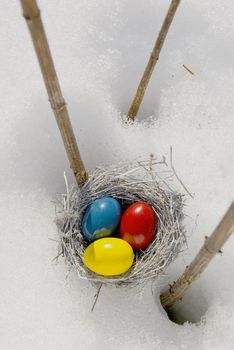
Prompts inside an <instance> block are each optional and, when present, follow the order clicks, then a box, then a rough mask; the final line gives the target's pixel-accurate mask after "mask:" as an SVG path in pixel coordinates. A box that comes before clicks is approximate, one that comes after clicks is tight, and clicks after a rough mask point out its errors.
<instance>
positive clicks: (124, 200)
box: [56, 159, 185, 286]
mask: <svg viewBox="0 0 234 350" xmlns="http://www.w3.org/2000/svg"><path fill="white" fill-rule="evenodd" d="M162 163H163V166H164V167H165V166H166V165H165V164H166V163H165V162H156V161H152V159H151V160H150V161H146V162H137V163H133V164H130V165H129V164H120V165H116V166H111V167H109V168H104V167H98V168H96V169H95V170H94V172H93V173H92V174H91V175H90V177H89V180H88V181H87V182H86V183H85V185H84V186H83V187H82V188H77V187H72V188H71V189H69V188H68V186H67V193H66V194H65V195H63V200H62V203H60V206H59V207H58V215H57V220H56V223H57V227H58V231H59V237H60V247H61V249H62V253H63V255H64V256H65V258H66V260H67V262H68V263H69V264H70V265H72V266H73V267H74V268H75V270H76V271H77V273H78V275H79V277H80V278H83V279H87V280H90V281H93V282H97V283H100V282H101V283H102V284H114V285H116V286H123V285H138V284H141V283H145V282H146V281H148V280H152V279H155V278H156V277H157V276H158V275H160V274H162V273H164V271H165V269H166V268H167V266H168V265H169V264H170V263H171V262H172V261H173V260H174V259H175V258H176V256H177V255H178V253H179V252H180V250H181V248H182V245H183V244H184V243H185V233H184V227H183V225H182V220H183V204H184V196H183V195H182V194H180V193H178V192H177V191H173V190H172V189H171V188H170V187H169V186H168V185H167V183H166V182H165V180H164V179H163V177H162V174H163V175H165V174H166V175H167V177H168V173H170V172H171V171H170V170H168V168H167V170H165V169H164V170H163V171H162V172H160V171H158V170H157V171H156V167H157V166H161V165H162ZM171 175H173V173H171ZM164 177H165V176H164ZM104 196H110V197H113V198H115V199H117V200H118V201H119V202H120V204H121V206H122V207H123V208H124V209H125V208H127V207H128V206H129V205H131V204H132V203H134V202H136V201H139V200H141V201H145V202H147V203H149V204H150V205H151V206H152V207H153V208H154V209H155V211H156V213H157V216H158V230H157V234H156V236H155V239H154V241H153V242H152V243H151V244H150V245H149V246H148V247H147V248H146V249H145V250H143V251H137V252H136V254H135V262H134V264H133V266H132V268H131V269H130V270H129V271H128V272H127V273H125V274H123V275H120V276H114V277H106V276H100V275H97V274H95V273H93V272H91V271H90V270H88V269H87V268H86V266H85V265H84V263H83V254H84V250H85V248H86V247H87V245H88V244H89V243H88V242H87V241H86V240H85V239H84V237H83V235H82V233H81V223H82V218H83V215H84V213H85V211H86V209H87V207H88V206H89V205H90V204H91V203H92V202H93V201H94V200H95V199H98V198H101V197H104Z"/></svg>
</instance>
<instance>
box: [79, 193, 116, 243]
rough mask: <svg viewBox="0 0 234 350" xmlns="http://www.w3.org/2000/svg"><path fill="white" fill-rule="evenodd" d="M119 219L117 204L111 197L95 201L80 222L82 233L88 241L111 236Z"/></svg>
mask: <svg viewBox="0 0 234 350" xmlns="http://www.w3.org/2000/svg"><path fill="white" fill-rule="evenodd" d="M120 218H121V208H120V204H119V202H118V201H117V200H116V199H114V198H111V197H102V198H100V199H96V200H95V201H94V202H93V203H92V204H91V205H90V206H89V208H88V209H87V211H86V213H85V215H84V218H83V221H82V233H83V235H84V236H85V237H86V238H87V239H88V240H89V241H94V240H95V239H98V238H102V237H107V236H111V235H112V234H113V233H114V231H115V230H116V229H117V227H118V225H119V222H120Z"/></svg>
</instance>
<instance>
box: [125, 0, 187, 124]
mask: <svg viewBox="0 0 234 350" xmlns="http://www.w3.org/2000/svg"><path fill="white" fill-rule="evenodd" d="M180 1H181V0H172V1H171V4H170V7H169V9H168V12H167V14H166V17H165V19H164V22H163V25H162V27H161V30H160V32H159V34H158V37H157V40H156V42H155V45H154V48H153V51H152V53H151V55H150V58H149V61H148V64H147V66H146V68H145V71H144V74H143V76H142V78H141V81H140V84H139V86H138V89H137V92H136V95H135V97H134V100H133V102H132V105H131V107H130V109H129V111H128V119H131V120H133V121H134V120H135V117H136V115H137V112H138V110H139V108H140V104H141V102H142V100H143V97H144V94H145V91H146V88H147V86H148V83H149V81H150V78H151V75H152V73H153V70H154V67H155V65H156V63H157V61H158V59H159V54H160V51H161V49H162V46H163V44H164V41H165V39H166V36H167V33H168V30H169V28H170V25H171V23H172V21H173V18H174V15H175V13H176V10H177V8H178V6H179V4H180Z"/></svg>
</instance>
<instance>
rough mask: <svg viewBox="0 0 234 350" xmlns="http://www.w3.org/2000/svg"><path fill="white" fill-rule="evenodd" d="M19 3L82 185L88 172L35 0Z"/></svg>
mask: <svg viewBox="0 0 234 350" xmlns="http://www.w3.org/2000/svg"><path fill="white" fill-rule="evenodd" d="M20 2H21V5H22V8H23V15H24V18H25V20H26V22H27V25H28V28H29V31H30V34H31V37H32V41H33V45H34V49H35V51H36V54H37V58H38V61H39V64H40V68H41V72H42V75H43V78H44V82H45V85H46V89H47V93H48V96H49V101H50V104H51V108H52V109H53V112H54V115H55V118H56V121H57V124H58V127H59V130H60V133H61V136H62V139H63V143H64V147H65V149H66V152H67V156H68V159H69V162H70V166H71V168H72V170H73V173H74V175H75V178H76V180H77V183H78V184H79V185H81V184H83V183H84V182H85V181H86V180H87V176H88V175H87V173H86V171H85V167H84V164H83V161H82V159H81V156H80V152H79V149H78V146H77V143H76V139H75V135H74V132H73V129H72V125H71V122H70V118H69V114H68V110H67V107H66V103H65V101H64V98H63V96H62V92H61V88H60V85H59V81H58V77H57V74H56V71H55V67H54V63H53V59H52V56H51V52H50V49H49V45H48V41H47V38H46V34H45V30H44V26H43V23H42V20H41V16H40V11H39V8H38V6H37V2H36V1H35V0H20Z"/></svg>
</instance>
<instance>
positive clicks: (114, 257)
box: [84, 237, 134, 276]
mask: <svg viewBox="0 0 234 350" xmlns="http://www.w3.org/2000/svg"><path fill="white" fill-rule="evenodd" d="M133 260H134V253H133V249H132V247H131V246H130V244H129V243H128V242H126V241H124V240H122V239H120V238H113V237H107V238H101V239H98V240H97V241H94V242H93V243H92V244H90V245H89V246H88V247H87V248H86V249H85V252H84V263H85V265H86V266H87V267H88V268H89V269H90V270H91V271H93V272H95V273H97V274H99V275H103V276H116V275H121V274H122V273H124V272H126V271H128V270H129V269H130V267H131V266H132V264H133Z"/></svg>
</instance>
